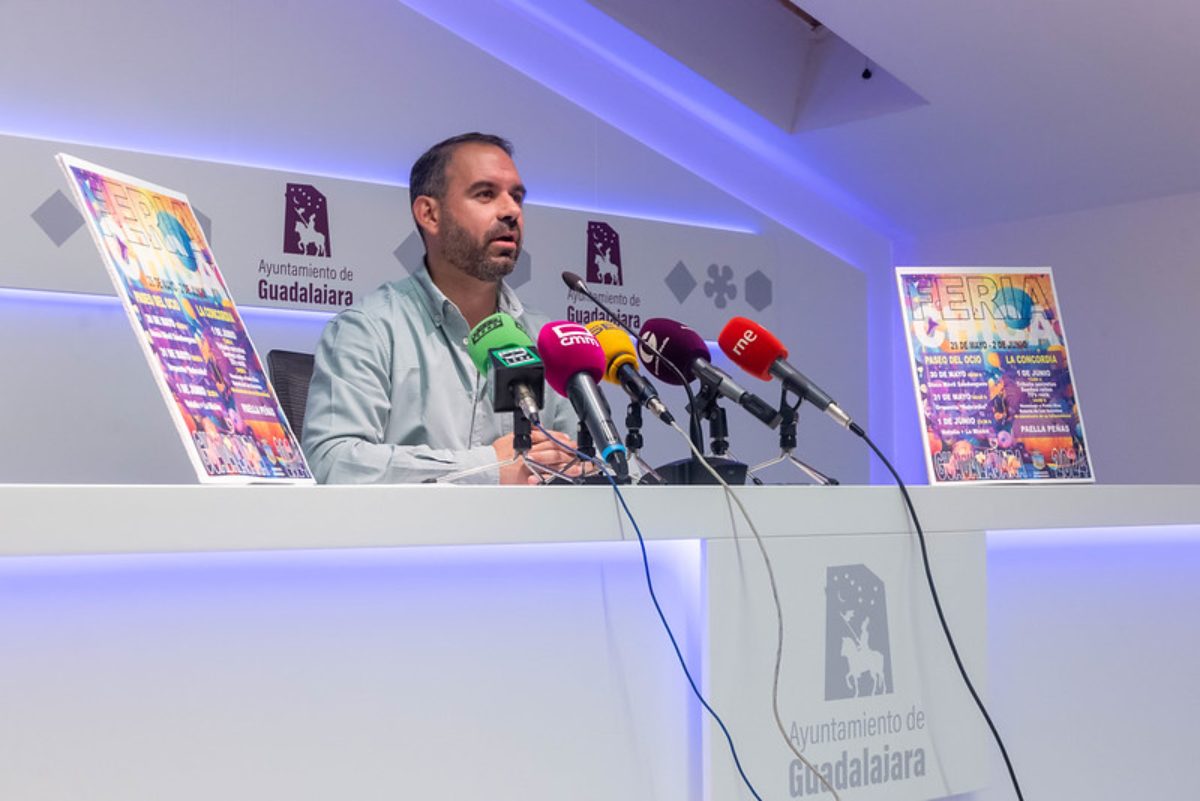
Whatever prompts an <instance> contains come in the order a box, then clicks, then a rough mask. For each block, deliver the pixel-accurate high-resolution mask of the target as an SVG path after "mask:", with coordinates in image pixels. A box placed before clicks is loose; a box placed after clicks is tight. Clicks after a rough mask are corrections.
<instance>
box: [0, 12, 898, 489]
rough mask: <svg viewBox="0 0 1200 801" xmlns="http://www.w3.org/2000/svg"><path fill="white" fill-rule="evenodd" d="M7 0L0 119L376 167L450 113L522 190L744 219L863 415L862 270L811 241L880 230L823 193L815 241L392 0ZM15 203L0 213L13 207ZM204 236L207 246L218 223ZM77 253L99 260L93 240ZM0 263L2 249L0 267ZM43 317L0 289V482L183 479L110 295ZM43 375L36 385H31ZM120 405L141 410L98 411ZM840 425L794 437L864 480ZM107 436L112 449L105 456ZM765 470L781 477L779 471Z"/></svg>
mask: <svg viewBox="0 0 1200 801" xmlns="http://www.w3.org/2000/svg"><path fill="white" fill-rule="evenodd" d="M20 6H21V8H20V9H19V10H18V11H14V12H13V13H12V14H11V15H10V16H11V18H12V19H16V20H20V23H19V24H16V25H12V26H9V27H8V30H7V31H6V37H7V38H6V40H5V46H4V47H3V48H0V92H3V94H4V96H5V97H6V102H5V104H4V107H3V108H2V109H0V131H4V132H8V133H16V134H21V135H27V136H35V137H45V138H53V139H62V140H68V141H76V142H82V143H86V144H96V145H101V146H108V147H116V148H124V149H136V150H147V151H156V152H161V153H166V154H173V155H179V156H185V157H194V158H201V159H214V160H218V161H230V162H235V163H248V164H257V165H264V166H273V167H280V168H289V169H292V170H296V171H301V172H311V173H316V174H335V175H342V176H346V177H352V178H367V179H371V180H381V181H391V182H402V181H403V180H404V179H405V178H406V176H407V169H408V165H409V164H411V162H412V160H413V158H415V156H416V155H418V154H419V153H420V152H421V150H423V149H424V148H425V147H426V146H427V145H428V144H430V143H432V142H434V141H437V140H438V139H440V138H442V137H444V136H446V135H448V134H451V133H456V132H459V131H462V130H469V129H485V130H495V131H499V132H502V133H505V134H507V135H509V136H511V137H512V138H513V139H514V141H515V143H516V145H517V149H518V163H519V165H520V166H521V169H522V172H523V176H524V178H525V179H526V182H527V183H528V184H529V185H530V187H531V195H530V197H531V200H532V201H534V202H549V203H562V204H567V205H572V206H579V207H583V208H589V209H592V208H594V209H598V210H601V211H609V212H616V213H622V214H627V215H634V216H638V215H646V216H649V217H666V218H672V219H680V220H685V221H699V222H702V223H716V224H719V225H733V226H737V227H742V228H747V229H750V230H756V231H760V232H762V236H764V237H765V238H767V239H768V240H769V241H770V242H771V243H772V247H773V248H774V250H775V252H776V253H777V255H778V260H779V262H778V263H779V267H780V270H779V271H780V273H783V272H786V273H787V274H786V277H781V278H780V281H779V283H780V287H779V289H778V295H779V298H780V300H778V301H777V303H785V302H786V303H787V304H788V305H789V309H793V308H794V309H795V310H796V311H797V312H798V313H797V314H796V315H794V316H793V315H792V314H784V315H779V317H778V324H777V331H776V333H777V334H778V335H779V336H780V337H781V338H782V339H783V340H784V341H785V342H788V343H789V345H792V346H793V355H794V357H795V358H796V360H797V363H799V364H802V365H805V366H807V365H808V364H809V363H812V364H817V365H819V367H820V369H812V368H810V369H809V372H810V373H811V374H812V375H813V377H814V378H817V379H818V380H820V381H821V382H822V383H824V384H826V385H827V386H830V387H832V388H837V393H838V399H839V401H841V402H842V403H843V405H845V406H846V407H847V408H850V409H853V410H855V411H856V412H857V414H858V416H859V417H861V418H863V419H866V418H867V416H868V406H869V399H868V397H867V394H866V386H867V380H866V364H867V354H866V349H867V342H866V340H865V339H864V338H863V337H862V336H861V334H860V333H859V332H861V331H863V330H865V327H866V326H865V315H866V310H865V303H864V293H865V285H864V282H863V278H862V273H861V272H859V270H858V269H856V268H855V267H854V266H851V265H850V264H848V263H847V262H846V261H844V260H842V259H841V258H839V257H837V256H835V255H832V253H831V252H830V250H827V249H826V248H830V249H834V248H835V249H836V250H837V251H838V252H839V253H851V254H857V255H855V256H854V258H859V257H860V256H861V254H864V253H865V254H871V255H869V257H868V259H867V260H870V259H874V260H875V261H880V262H882V259H880V258H878V257H879V255H880V254H881V253H884V252H886V248H883V249H881V246H880V240H879V239H878V238H877V237H875V236H873V235H871V234H870V233H869V232H867V231H866V229H864V227H863V226H862V224H861V223H859V222H858V221H845V222H839V220H843V219H844V215H841V216H839V214H836V213H830V214H829V215H827V217H823V218H822V219H828V220H829V221H830V222H829V223H828V224H827V225H826V230H824V231H823V232H822V237H821V243H820V244H814V243H813V242H812V241H810V240H808V239H805V238H803V237H800V236H798V235H796V234H794V233H793V232H792V231H790V230H788V229H787V228H784V227H782V226H779V225H777V224H775V223H773V222H771V220H769V219H768V218H767V217H765V216H764V215H763V214H762V213H760V212H759V211H756V210H755V209H753V208H751V207H749V206H747V205H746V204H745V203H743V202H742V201H740V200H738V199H736V198H734V197H733V196H731V195H730V194H729V193H727V192H726V191H724V190H722V189H721V188H720V187H717V186H714V185H713V184H711V183H709V182H707V181H705V180H703V179H701V178H699V177H697V176H696V175H695V174H693V173H692V172H689V171H688V170H686V169H684V168H683V167H680V166H679V165H678V164H677V163H675V162H674V161H673V160H672V159H671V158H669V157H667V156H664V155H662V154H661V153H660V152H659V151H657V150H655V149H653V148H651V147H649V146H647V145H645V144H643V143H642V142H641V141H639V140H638V139H635V138H634V137H632V136H630V135H629V134H627V133H625V132H623V130H622V129H621V128H619V127H618V126H616V125H613V124H611V123H610V122H608V121H606V120H604V119H601V118H599V117H597V116H596V115H595V114H593V113H591V112H589V111H588V110H587V109H586V108H583V107H581V106H579V105H576V104H575V103H574V102H572V100H571V99H568V98H565V97H563V96H561V95H559V94H556V93H555V92H554V91H551V90H550V89H548V88H546V87H545V86H543V85H542V84H541V83H539V82H538V81H536V80H533V79H531V78H529V77H527V76H526V75H525V74H524V73H522V72H519V71H518V70H516V69H514V68H512V67H510V66H509V65H507V64H505V63H503V62H502V61H500V60H498V59H497V58H495V57H493V56H492V55H491V54H490V53H489V52H485V51H484V50H481V49H480V48H478V47H476V46H475V45H473V44H471V43H469V42H467V41H465V40H464V39H461V38H458V37H457V36H456V35H455V34H454V33H452V32H450V31H449V30H447V29H446V28H443V27H441V26H439V25H437V24H435V23H433V22H431V21H430V20H429V19H428V18H427V17H425V16H422V15H421V14H419V13H417V12H415V11H413V10H411V9H410V8H408V7H407V6H405V5H403V4H400V3H398V2H393V0H356V2H354V3H351V4H347V5H345V6H344V7H341V8H339V10H338V13H336V14H333V13H331V12H330V9H329V7H328V5H327V4H324V3H318V2H315V1H314V2H299V3H292V4H289V5H288V6H287V8H286V11H287V13H286V14H284V13H283V10H280V11H279V13H278V14H276V13H268V12H269V11H270V8H271V7H268V6H261V5H250V6H247V5H245V4H237V3H226V4H224V5H223V6H220V7H219V8H217V9H213V8H212V7H211V6H210V7H205V8H204V9H200V8H198V7H189V6H186V5H180V4H177V3H165V2H163V3H156V4H151V5H150V6H146V5H145V4H140V3H139V4H133V3H130V4H126V5H125V6H123V7H118V8H117V9H116V10H114V9H113V8H112V7H111V6H110V7H105V8H100V7H98V6H86V5H85V6H76V5H75V4H71V3H66V2H49V3H32V2H28V3H21V4H20ZM122 8H123V9H124V10H122ZM214 10H215V11H216V12H218V13H214ZM99 41H110V42H115V41H125V42H134V41H136V42H139V47H134V46H132V45H131V46H129V47H126V48H104V49H102V53H97V51H95V50H94V49H93V48H92V47H91V44H92V43H94V42H99ZM149 64H153V65H156V67H155V68H144V67H146V66H147V65H149ZM143 68H144V69H143ZM83 75H87V80H83V79H82V78H81V76H83ZM633 113H636V111H634V112H633ZM692 133H693V132H689V131H686V130H680V131H679V132H678V133H673V134H672V137H673V138H676V139H686V138H688V137H689V136H691V135H692ZM178 188H179V189H181V190H184V191H186V190H187V187H178ZM801 201H802V202H803V204H804V205H805V207H807V208H811V209H814V210H817V209H818V208H819V207H821V206H822V205H824V206H828V205H829V204H828V203H826V202H825V201H824V200H823V199H822V198H821V197H820V196H819V195H814V196H813V197H806V198H797V202H801ZM38 202H40V198H39V200H38ZM32 210H33V208H32V207H31V208H29V209H21V210H18V211H17V212H16V213H14V215H13V217H12V218H10V219H5V220H2V221H0V224H2V225H3V226H4V227H5V228H9V227H10V226H12V227H16V226H22V227H28V226H29V218H28V214H29V212H31V211H32ZM530 247H531V248H535V247H536V243H534V242H532V241H531V242H530ZM216 248H217V256H218V260H220V256H221V254H220V244H219V237H218V239H217V243H216ZM89 258H90V257H89ZM860 260H861V259H860ZM94 266H95V269H96V270H97V272H98V273H99V272H100V270H101V266H100V262H99V258H98V256H97V257H96V262H95V265H94ZM564 266H565V265H564ZM4 276H5V267H4V266H3V265H0V287H3V286H4V285H5V280H4ZM241 302H242V303H243V304H245V303H246V300H244V299H243V300H241ZM659 313H660V314H661V313H664V312H661V311H660V312H659ZM62 317H63V315H61V314H59V313H58V312H55V311H53V310H51V309H50V307H47V306H45V305H44V304H43V303H42V301H30V300H28V299H26V298H15V297H11V296H10V297H0V326H2V329H0V330H2V331H3V333H4V335H5V337H4V339H3V340H0V365H2V366H3V367H4V368H5V369H6V370H7V371H8V372H7V374H8V375H16V376H37V377H38V380H37V381H36V382H24V383H21V384H10V385H9V386H8V387H6V388H5V389H4V390H2V391H0V409H2V410H3V411H4V414H3V415H0V441H3V442H4V443H5V452H6V457H5V458H4V459H3V460H0V481H11V482H19V481H35V482H45V481H62V480H71V481H116V482H124V481H148V482H162V481H167V482H175V481H185V480H187V474H186V472H183V473H181V472H180V468H179V464H180V462H179V460H178V458H177V456H179V454H178V447H179V446H178V444H177V443H176V442H175V440H174V439H173V437H172V435H171V432H170V428H169V427H168V426H167V425H166V419H165V411H164V410H163V409H162V408H161V402H160V401H159V400H158V398H157V397H155V396H154V393H153V387H152V385H151V384H150V383H149V382H148V380H146V378H145V376H144V371H145V368H144V366H143V365H141V364H140V363H139V361H138V359H139V358H140V357H138V355H137V352H136V347H135V344H134V340H133V337H132V335H131V334H130V333H129V332H128V330H127V324H126V322H125V320H124V319H123V317H122V315H121V314H120V313H119V311H118V310H115V309H109V310H107V311H105V310H102V309H99V308H95V309H91V310H89V311H86V312H81V313H80V316H79V323H78V325H76V324H71V325H64V324H63V323H62ZM248 323H249V325H250V329H251V334H252V336H253V337H254V340H255V343H256V345H257V346H258V348H259V350H260V352H262V353H265V351H267V350H269V349H271V348H273V347H290V348H293V349H300V350H305V349H311V347H312V345H313V343H314V342H315V340H316V337H317V335H318V333H319V329H320V326H319V324H316V323H313V322H311V321H305V322H298V323H296V324H294V325H290V326H289V327H288V329H287V333H286V335H283V336H277V331H276V330H275V329H273V328H272V326H271V325H268V324H266V323H261V322H259V321H256V320H255V319H254V318H253V317H251V318H250V319H249V320H248ZM79 326H85V327H87V328H88V329H89V330H88V333H87V336H88V342H89V345H90V346H91V347H92V349H93V350H91V351H87V350H84V349H82V348H81V347H80V339H79V336H78V335H79ZM824 332H848V334H847V335H845V336H842V335H841V334H839V335H838V336H837V337H833V338H830V337H828V336H827V335H825V333H824ZM98 373H99V374H102V376H103V378H102V379H101V377H100V375H97V374H98ZM76 376H77V377H79V378H81V379H86V380H87V386H89V387H92V388H100V390H99V392H98V393H97V394H98V395H99V396H100V397H97V398H96V400H95V404H96V406H95V408H92V409H91V410H88V411H85V412H84V413H83V416H85V417H88V418H90V419H91V421H92V422H91V424H90V427H89V430H88V434H87V435H86V436H84V437H82V438H79V437H77V435H76V433H75V432H74V430H73V428H74V427H75V426H77V425H78V424H79V423H78V422H77V421H78V415H80V411H79V409H80V407H81V406H84V407H85V408H86V405H85V404H84V403H83V402H82V401H81V398H80V396H79V393H78V392H77V391H76V387H77V386H78V384H77V381H76V378H75V377H76ZM747 383H748V384H749V383H756V382H753V379H749V378H748V377H747ZM46 387H51V388H53V391H49V392H47V391H40V392H39V391H38V390H37V388H46ZM775 392H776V390H775V388H774V387H770V388H766V387H764V388H762V393H761V394H763V395H764V396H767V397H774V395H775ZM91 402H92V401H90V400H89V401H88V403H89V404H90V403H91ZM117 409H119V410H122V412H123V413H124V414H125V419H126V420H139V421H145V422H146V425H145V426H130V425H122V424H114V422H113V420H112V415H113V413H114V410H117ZM729 411H730V416H731V418H733V426H734V432H735V436H739V437H742V442H743V447H742V448H741V449H740V451H741V453H740V454H739V455H741V457H742V458H743V459H745V460H746V461H748V462H757V461H759V460H761V459H765V458H767V457H768V456H770V455H773V453H774V450H775V445H774V442H775V437H774V435H772V434H770V433H769V432H766V431H765V430H757V429H755V426H756V425H757V424H756V423H754V422H753V421H752V420H749V419H740V418H741V417H744V416H741V415H739V411H738V410H736V409H730V410H729ZM742 432H745V433H742ZM839 434H841V432H838V431H836V430H831V426H830V425H829V424H828V423H827V422H826V421H824V420H819V419H817V418H816V417H814V416H812V415H808V416H806V417H805V418H803V419H802V423H801V443H802V445H801V447H802V449H803V453H802V455H803V456H804V457H805V458H807V459H809V460H811V461H813V462H814V463H817V464H819V465H820V466H822V469H826V470H827V471H828V472H830V473H832V474H834V475H836V476H837V477H838V478H840V479H842V480H843V481H847V482H865V481H867V480H868V467H867V465H868V459H867V454H866V452H865V451H864V450H863V449H862V448H861V447H860V446H858V445H857V444H855V443H847V441H846V440H845V438H844V437H843V436H839ZM79 439H82V442H79V441H77V440H79ZM735 444H736V442H735ZM58 453H70V454H71V460H70V465H69V467H68V466H64V465H63V464H62V462H61V461H60V460H59V459H58V458H57V457H56V456H53V455H51V454H58ZM114 453H121V454H123V455H122V457H121V458H120V459H116V460H114V458H113V457H112V456H111V454H114ZM672 453H674V451H672ZM774 480H800V476H799V474H798V473H789V472H780V473H778V474H777V476H776V477H775V479H774Z"/></svg>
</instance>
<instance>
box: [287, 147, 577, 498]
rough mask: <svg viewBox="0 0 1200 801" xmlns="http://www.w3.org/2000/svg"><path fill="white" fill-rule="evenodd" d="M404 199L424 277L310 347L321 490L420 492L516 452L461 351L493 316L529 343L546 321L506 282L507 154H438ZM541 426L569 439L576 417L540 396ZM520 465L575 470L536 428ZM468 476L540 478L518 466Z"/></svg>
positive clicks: (518, 218)
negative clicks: (386, 487) (397, 487)
mask: <svg viewBox="0 0 1200 801" xmlns="http://www.w3.org/2000/svg"><path fill="white" fill-rule="evenodd" d="M409 198H410V201H411V204H412V214H413V219H414V220H415V221H416V224H417V230H418V231H420V234H421V239H422V241H423V242H424V244H425V260H424V267H423V268H422V269H417V270H415V271H414V273H413V274H412V275H411V276H409V277H408V278H404V279H401V280H398V281H393V282H390V283H387V284H384V285H383V286H381V287H379V289H377V290H375V291H374V292H372V293H370V294H369V295H367V296H366V297H364V298H363V299H362V301H361V302H360V303H358V304H357V305H356V306H354V307H353V308H351V309H347V310H346V311H343V312H342V313H340V314H338V315H337V316H336V317H335V318H334V319H333V320H331V321H330V323H329V325H328V326H327V327H326V328H325V331H324V333H323V334H322V335H321V341H320V343H319V344H318V345H317V351H316V364H315V368H314V371H313V377H312V384H311V386H310V389H309V394H308V408H307V411H306V414H305V420H304V443H303V444H304V452H305V455H306V456H307V457H308V461H309V465H310V466H311V467H312V470H313V474H314V475H315V476H316V478H317V480H318V481H320V482H322V483H355V484H363V483H405V482H419V481H422V480H425V479H428V478H436V477H438V476H442V475H445V474H447V473H451V472H455V471H458V470H463V469H466V468H471V467H477V466H482V465H487V464H493V465H494V464H497V463H499V462H504V461H506V460H508V459H509V458H511V457H512V454H513V436H512V418H511V416H510V415H508V414H498V413H497V412H495V410H494V409H493V408H492V401H491V397H490V392H489V388H488V387H487V386H486V381H485V379H484V377H483V375H482V374H481V373H480V372H479V371H478V370H477V369H476V367H475V365H474V363H473V362H472V360H471V358H470V355H469V354H468V352H467V334H468V333H469V332H470V330H471V329H472V328H473V327H474V326H475V325H476V324H477V323H478V322H479V321H480V320H482V319H484V318H485V317H487V316H489V315H491V314H494V313H496V312H497V311H502V312H505V313H507V314H509V315H511V316H512V317H513V318H514V319H515V320H516V321H517V323H518V324H519V325H520V326H521V327H522V328H523V329H524V330H525V332H526V333H528V334H529V335H530V336H531V338H533V339H536V338H537V334H538V331H539V329H540V328H541V326H542V324H543V323H545V322H546V319H545V318H543V317H541V316H539V315H535V314H533V313H531V312H529V311H528V310H526V309H525V308H524V307H523V306H522V305H521V302H520V301H519V300H518V299H517V296H516V295H515V294H514V293H513V291H512V290H511V289H510V288H509V287H508V286H507V285H506V284H505V283H504V278H505V276H507V275H509V274H510V273H511V272H512V271H513V269H514V268H515V267H516V264H517V258H518V257H519V256H520V254H521V240H522V235H523V233H524V215H523V209H522V206H523V204H524V201H525V185H524V184H523V183H521V176H520V174H519V173H518V172H517V167H516V164H514V163H513V160H512V145H511V144H509V143H508V141H506V140H504V139H502V138H500V137H498V136H492V135H490V134H481V133H467V134H462V135H460V136H455V137H452V138H450V139H447V140H445V141H444V142H440V143H438V144H436V145H434V146H433V147H431V148H430V149H429V150H428V151H426V152H425V153H424V154H423V155H422V156H421V157H420V158H419V159H417V161H416V163H415V164H414V165H413V168H412V172H411V174H410V176H409ZM542 423H543V425H545V426H546V427H547V428H548V429H551V430H555V431H558V432H568V431H569V432H573V431H575V430H576V428H577V426H578V419H577V418H576V416H575V413H574V411H573V410H572V409H571V405H570V404H569V403H568V402H567V401H566V400H565V399H564V398H561V397H559V396H557V395H555V394H554V393H553V392H547V393H546V397H545V409H544V410H543V412H542ZM560 438H561V439H566V440H568V441H571V438H570V437H569V436H568V435H565V434H564V435H562V436H561V437H560ZM572 444H573V441H572ZM529 456H530V457H531V458H532V459H534V460H536V461H538V462H541V463H543V464H547V465H550V466H553V467H561V466H563V465H565V464H566V462H568V461H570V459H571V456H570V455H569V454H568V453H566V452H564V451H562V450H560V449H559V448H558V447H557V446H555V445H554V444H553V443H551V442H549V441H548V440H547V439H546V438H545V437H544V436H543V435H542V434H541V433H540V432H538V431H536V430H535V431H534V433H533V448H532V450H531V451H530V453H529ZM472 479H473V480H475V481H484V482H490V483H495V482H497V481H499V482H500V483H502V484H523V483H530V482H534V481H536V478H535V477H534V476H532V474H531V473H530V472H529V470H528V469H527V468H526V467H525V466H524V465H522V464H520V463H519V462H518V463H516V464H512V465H508V466H505V467H503V468H497V469H496V470H485V471H482V472H480V473H476V474H474V475H473V476H472Z"/></svg>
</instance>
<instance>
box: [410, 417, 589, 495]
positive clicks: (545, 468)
mask: <svg viewBox="0 0 1200 801" xmlns="http://www.w3.org/2000/svg"><path fill="white" fill-rule="evenodd" d="M512 416H513V455H512V458H509V459H505V460H504V461H503V462H496V463H495V464H483V465H478V466H477V467H468V468H466V469H464V470H455V471H454V472H453V473H446V474H445V475H443V476H437V477H436V478H427V479H425V480H424V481H422V482H421V483H422V484H449V483H452V482H455V481H458V480H459V479H463V478H467V477H469V476H473V475H477V474H479V473H486V472H487V471H489V470H497V471H499V470H500V469H501V468H504V467H509V466H511V465H514V464H517V463H518V462H520V463H521V464H523V465H525V467H527V468H528V469H529V472H531V473H533V474H534V475H535V476H537V477H538V480H539V481H541V482H542V483H543V484H545V483H548V482H549V481H550V480H553V479H561V480H563V481H570V482H571V483H574V482H575V480H574V479H572V478H571V477H570V476H568V475H567V474H566V473H564V472H562V471H560V470H558V469H556V468H553V467H551V466H550V465H546V464H542V463H541V462H539V461H538V460H537V459H531V458H530V457H529V451H530V449H531V448H533V426H532V424H531V423H530V422H529V418H528V417H526V416H525V413H524V412H522V411H521V410H520V409H519V408H514V409H513V410H512ZM548 476H549V477H550V478H547V477H548Z"/></svg>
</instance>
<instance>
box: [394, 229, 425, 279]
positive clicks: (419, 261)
mask: <svg viewBox="0 0 1200 801" xmlns="http://www.w3.org/2000/svg"><path fill="white" fill-rule="evenodd" d="M392 255H393V256H395V257H396V261H398V262H400V266H401V267H403V268H404V269H405V270H407V271H408V272H409V274H411V273H412V271H413V270H416V269H419V268H420V267H421V265H423V264H424V263H425V262H424V258H425V245H424V244H423V243H422V242H421V235H420V234H418V233H417V232H416V231H413V232H412V233H411V234H409V235H408V236H406V237H405V238H404V241H403V242H401V243H400V245H399V246H398V247H397V248H396V249H395V250H393V251H392Z"/></svg>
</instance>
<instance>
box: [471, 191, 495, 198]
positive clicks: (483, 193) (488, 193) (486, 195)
mask: <svg viewBox="0 0 1200 801" xmlns="http://www.w3.org/2000/svg"><path fill="white" fill-rule="evenodd" d="M495 195H496V193H495V192H493V191H492V190H490V189H481V190H480V191H479V192H478V193H477V194H476V195H475V197H481V198H484V199H485V200H490V199H491V198H493V197H495Z"/></svg>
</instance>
